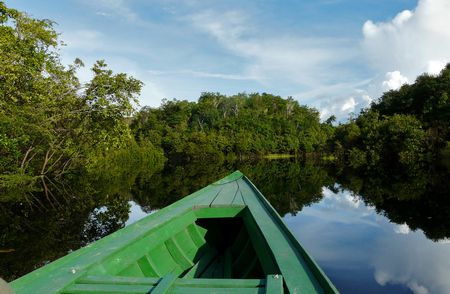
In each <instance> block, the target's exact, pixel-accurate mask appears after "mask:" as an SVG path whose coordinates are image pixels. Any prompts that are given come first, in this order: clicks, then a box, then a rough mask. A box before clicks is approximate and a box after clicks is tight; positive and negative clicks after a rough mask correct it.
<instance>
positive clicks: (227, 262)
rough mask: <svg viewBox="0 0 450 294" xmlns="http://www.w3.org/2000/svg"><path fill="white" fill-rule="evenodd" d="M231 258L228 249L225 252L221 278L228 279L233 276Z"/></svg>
mask: <svg viewBox="0 0 450 294" xmlns="http://www.w3.org/2000/svg"><path fill="white" fill-rule="evenodd" d="M232 258H233V257H232V256H231V249H230V247H228V248H227V249H226V250H225V256H224V264H223V277H224V278H225V279H230V278H231V277H232V276H233V260H232Z"/></svg>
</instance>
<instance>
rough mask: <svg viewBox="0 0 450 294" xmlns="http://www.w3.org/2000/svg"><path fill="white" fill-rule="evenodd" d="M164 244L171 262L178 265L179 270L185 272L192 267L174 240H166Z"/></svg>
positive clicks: (190, 261) (189, 260)
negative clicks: (171, 259)
mask: <svg viewBox="0 0 450 294" xmlns="http://www.w3.org/2000/svg"><path fill="white" fill-rule="evenodd" d="M165 244H166V247H167V250H168V251H169V253H170V255H171V256H172V258H173V260H174V261H176V263H178V265H179V266H180V267H181V269H183V270H185V269H188V268H190V267H192V266H193V265H194V263H193V262H192V260H191V259H190V258H189V257H188V256H187V255H186V253H185V252H184V250H183V248H182V247H181V246H180V245H179V244H178V242H177V241H176V240H175V238H171V239H169V240H167V241H166V242H165Z"/></svg>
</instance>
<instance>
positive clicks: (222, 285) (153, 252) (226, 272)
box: [63, 206, 283, 293]
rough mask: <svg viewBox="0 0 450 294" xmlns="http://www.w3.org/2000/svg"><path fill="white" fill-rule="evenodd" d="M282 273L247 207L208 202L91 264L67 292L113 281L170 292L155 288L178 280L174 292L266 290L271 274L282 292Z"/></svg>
mask: <svg viewBox="0 0 450 294" xmlns="http://www.w3.org/2000/svg"><path fill="white" fill-rule="evenodd" d="M279 272H280V271H279V269H278V267H277V264H276V262H275V260H274V257H273V254H272V252H271V250H270V248H269V246H268V245H267V243H266V241H265V239H264V238H263V235H262V233H261V231H260V229H259V227H258V226H257V225H256V222H255V220H254V219H253V216H252V215H251V213H250V212H249V211H248V208H247V207H245V206H240V207H204V208H196V209H191V210H189V211H187V212H186V213H185V214H183V215H180V216H179V217H177V218H176V219H171V220H168V221H167V222H165V223H163V224H162V225H160V226H158V227H156V228H152V229H151V230H149V232H148V234H146V235H145V236H143V237H141V238H140V239H139V240H136V241H135V242H133V243H132V244H130V246H127V248H125V249H122V250H117V252H113V253H112V254H110V255H108V257H107V258H105V259H104V260H102V261H101V262H100V263H97V264H96V265H94V266H93V267H91V268H90V269H89V270H88V271H87V273H86V274H85V275H84V276H82V277H80V278H79V279H78V280H77V281H76V283H74V284H73V285H71V286H70V287H69V288H67V289H66V291H65V292H63V293H98V292H95V291H93V292H89V291H87V290H89V289H92V290H95V289H99V288H98V287H99V286H100V285H103V286H105V287H106V288H107V286H108V285H112V284H115V285H117V284H120V285H122V286H124V287H125V286H128V287H129V288H130V286H132V285H134V286H142V287H143V288H142V290H144V287H147V288H145V289H147V291H146V292H143V293H166V292H158V291H156V290H157V288H158V287H160V288H162V287H163V286H164V285H165V284H170V285H173V284H175V285H176V287H172V286H170V287H171V289H172V290H171V291H170V293H177V292H179V293H210V291H211V287H213V288H214V289H215V290H214V291H215V293H222V292H221V291H225V289H229V288H234V289H235V290H236V291H237V290H238V288H239V289H241V290H243V293H266V290H267V289H266V288H267V285H268V279H270V278H271V277H274V278H275V279H276V280H275V281H274V282H271V284H274V285H277V286H276V287H277V288H278V289H279V290H281V292H282V290H283V283H282V277H281V275H279ZM136 283H140V284H139V285H138V284H136ZM149 286H151V288H148V287H149ZM166 286H167V285H166ZM105 287H104V288H102V289H106V288H105ZM138 288H139V287H138ZM130 289H131V288H130ZM149 289H151V290H150V291H149ZM152 289H153V290H152ZM155 289H156V290H155ZM219 290H220V291H219ZM244 290H245V291H244ZM250 290H251V291H250ZM83 291H85V292H83ZM86 291H87V292H86ZM232 292H235V291H232ZM237 292H242V291H240V290H239V291H237ZM281 292H278V293H281ZM105 293H109V292H107V291H106V292H105ZM130 293H142V292H139V291H137V292H130ZM223 293H230V292H226V291H225V292H223Z"/></svg>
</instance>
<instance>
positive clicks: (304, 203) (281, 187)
mask: <svg viewBox="0 0 450 294" xmlns="http://www.w3.org/2000/svg"><path fill="white" fill-rule="evenodd" d="M236 169H240V170H241V171H242V172H244V173H245V174H246V175H247V176H248V177H249V178H250V180H252V181H253V182H254V184H255V185H256V186H257V187H258V188H259V189H260V190H261V192H262V193H263V194H264V195H265V196H266V198H267V199H268V200H269V201H270V202H271V204H272V205H273V206H274V207H275V208H276V209H277V211H278V212H279V213H280V215H282V216H283V218H284V221H285V222H286V224H287V225H288V227H289V228H290V230H291V231H292V232H293V233H294V235H295V236H296V237H297V238H298V240H299V241H300V243H301V244H302V246H303V247H304V248H305V249H306V250H307V251H308V252H309V253H310V255H312V257H313V258H314V259H315V261H316V262H317V263H318V264H319V266H320V267H321V268H322V269H323V271H324V272H325V273H326V274H327V275H328V277H329V278H330V279H331V281H332V282H333V283H334V284H335V286H336V287H337V288H338V289H339V290H340V292H342V293H450V239H449V237H450V193H449V190H450V188H449V184H448V180H447V176H448V174H447V171H445V170H435V171H434V172H433V173H431V172H430V171H429V170H427V171H423V172H420V171H414V173H413V175H411V174H406V175H405V174H401V175H399V174H392V173H390V172H389V171H380V170H377V171H371V172H365V171H359V172H356V173H355V172H354V171H353V172H352V171H346V170H344V169H339V168H337V167H335V166H330V165H317V164H306V163H304V162H297V161H294V160H274V161H256V162H255V161H254V162H243V163H242V162H241V163H228V164H224V163H220V164H212V163H209V164H205V163H196V164H189V165H186V164H185V165H170V166H167V167H166V168H165V169H164V170H162V171H160V172H157V173H153V174H151V175H145V173H144V174H142V173H141V174H138V175H134V176H133V178H132V179H131V180H129V179H127V180H126V181H117V180H115V184H114V183H109V185H106V184H100V185H99V184H98V183H96V184H95V185H88V187H89V188H85V189H83V195H78V194H77V195H76V196H74V195H70V192H68V195H66V196H65V197H62V198H63V199H64V200H61V201H58V202H57V204H54V205H52V206H50V207H49V206H48V204H47V205H46V204H45V203H44V204H43V205H39V206H38V205H33V206H31V207H30V205H29V204H26V203H24V202H22V203H10V202H8V203H1V204H0V205H1V207H0V208H1V211H0V212H2V214H1V216H0V228H1V236H0V250H2V251H0V276H1V277H2V278H4V279H6V280H12V279H15V278H17V277H19V276H21V275H23V274H26V273H27V272H30V271H32V270H33V269H35V268H38V267H40V266H42V265H44V264H47V263H48V262H50V261H52V260H54V259H56V258H58V257H60V256H64V255H65V254H67V253H68V252H71V251H72V250H75V249H77V248H79V247H81V246H84V245H86V244H88V243H90V242H93V241H95V240H97V239H99V238H101V237H102V236H104V235H107V234H110V233H112V232H114V231H115V230H117V229H119V228H121V227H123V226H126V225H129V224H131V223H133V222H135V221H137V220H139V219H141V218H142V217H145V216H146V215H148V214H149V213H153V212H154V211H157V210H158V209H160V208H162V207H164V206H166V205H168V204H170V203H172V202H174V201H176V200H177V199H179V198H181V197H182V196H185V195H188V194H190V193H192V192H194V191H196V190H197V189H199V188H201V187H203V186H205V185H207V184H209V183H211V182H213V181H215V180H218V179H220V178H221V177H223V176H225V175H227V174H228V173H230V172H232V171H234V170H236ZM81 182H83V183H84V184H86V182H89V180H88V179H83V180H82V181H81ZM127 185H128V186H127ZM79 186H82V185H79ZM85 186H86V185H85ZM85 186H83V187H85ZM114 186H117V189H115V187H114Z"/></svg>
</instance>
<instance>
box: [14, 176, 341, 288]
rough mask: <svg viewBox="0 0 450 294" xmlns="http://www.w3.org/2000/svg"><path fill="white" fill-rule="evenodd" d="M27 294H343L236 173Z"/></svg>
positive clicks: (42, 272) (71, 259) (38, 281)
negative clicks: (339, 293)
mask: <svg viewBox="0 0 450 294" xmlns="http://www.w3.org/2000/svg"><path fill="white" fill-rule="evenodd" d="M11 286H12V288H13V289H14V291H15V292H16V294H21V293H36V294H37V293H64V294H75V293H90V294H95V293H136V294H138V293H142V294H144V293H152V294H156V293H186V294H189V293H193V294H194V293H195V294H202V293H338V291H337V290H336V288H335V287H334V286H333V284H332V283H331V282H330V280H329V279H328V278H327V277H326V275H325V274H324V273H323V272H322V270H321V269H320V268H319V266H318V265H317V264H316V263H315V262H314V261H313V259H312V258H311V257H310V256H309V255H308V254H307V253H306V251H305V250H304V249H303V248H302V247H301V246H300V244H299V243H298V242H297V240H296V239H295V237H294V236H293V235H292V233H291V232H290V231H289V230H288V228H287V227H286V225H285V224H284V222H283V220H282V219H281V218H280V216H279V215H278V214H277V212H276V211H275V210H274V209H273V208H272V206H271V205H270V204H269V202H268V201H267V200H266V199H265V198H264V196H263V195H262V194H261V193H260V192H259V191H258V189H257V188H256V187H255V186H254V185H253V184H252V183H251V182H250V180H249V179H247V178H246V177H245V176H244V175H243V174H242V173H241V172H239V171H236V172H234V173H232V174H230V175H229V176H227V177H225V178H223V179H222V180H219V181H217V182H215V183H213V184H211V185H209V186H207V187H205V188H203V189H201V190H199V191H197V192H195V193H193V194H191V195H189V196H187V197H185V198H183V199H181V200H179V201H177V202H175V203H173V204H172V205H170V206H168V207H165V208H163V209H161V210H159V211H158V212H156V213H154V214H151V215H149V216H147V217H145V218H143V219H142V220H140V221H138V222H136V223H134V224H132V225H129V226H127V227H125V228H123V229H121V230H119V231H117V232H115V233H113V234H111V235H109V236H107V237H105V238H103V239H101V240H99V241H96V242H94V243H92V244H90V245H88V246H86V247H84V248H81V249H79V250H77V251H74V252H72V253H70V254H69V255H67V256H65V257H62V258H60V259H58V260H56V261H54V262H52V263H50V264H48V265H46V266H44V267H42V268H39V269H37V270H35V271H33V272H31V273H29V274H27V275H25V276H23V277H21V278H19V279H17V280H15V281H13V282H11Z"/></svg>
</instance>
